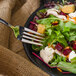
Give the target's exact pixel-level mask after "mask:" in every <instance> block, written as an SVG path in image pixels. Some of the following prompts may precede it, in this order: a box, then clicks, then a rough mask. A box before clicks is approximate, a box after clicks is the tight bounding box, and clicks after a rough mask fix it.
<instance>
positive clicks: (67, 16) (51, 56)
mask: <svg viewBox="0 0 76 76" xmlns="http://www.w3.org/2000/svg"><path fill="white" fill-rule="evenodd" d="M52 6H53V7H52ZM67 8H68V11H67ZM75 9H76V7H75V5H74V4H72V3H69V4H65V5H61V4H56V3H49V5H48V4H47V5H46V6H45V8H44V9H42V10H40V11H38V12H37V15H36V16H35V18H34V20H33V21H31V24H30V27H29V28H30V29H32V30H34V31H37V32H38V33H41V34H43V35H44V38H43V39H42V42H41V44H42V45H43V46H37V45H32V48H33V49H34V50H35V51H36V52H39V55H40V57H41V58H42V59H43V60H44V62H46V63H47V64H48V65H50V66H52V67H54V66H56V67H58V68H60V69H61V70H62V71H68V72H72V73H74V74H76V11H75Z"/></svg>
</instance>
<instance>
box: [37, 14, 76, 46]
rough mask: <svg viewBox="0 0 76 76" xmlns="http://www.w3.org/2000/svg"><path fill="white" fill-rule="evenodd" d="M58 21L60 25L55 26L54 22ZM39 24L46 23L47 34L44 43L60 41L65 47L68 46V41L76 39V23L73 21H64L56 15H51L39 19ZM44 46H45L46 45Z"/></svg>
mask: <svg viewBox="0 0 76 76" xmlns="http://www.w3.org/2000/svg"><path fill="white" fill-rule="evenodd" d="M54 21H58V25H56V26H53V25H52V23H53V22H54ZM37 23H38V24H43V25H45V29H46V32H45V35H46V37H45V38H44V43H43V44H44V45H45V44H46V45H45V46H47V45H48V43H50V44H51V45H52V44H53V43H56V42H60V43H61V44H63V45H64V46H65V47H66V46H68V43H67V42H68V41H73V40H76V30H75V29H76V24H74V23H73V22H72V21H63V20H61V19H59V18H56V17H54V16H52V15H51V16H49V18H45V19H40V20H37ZM45 46H44V47H45Z"/></svg>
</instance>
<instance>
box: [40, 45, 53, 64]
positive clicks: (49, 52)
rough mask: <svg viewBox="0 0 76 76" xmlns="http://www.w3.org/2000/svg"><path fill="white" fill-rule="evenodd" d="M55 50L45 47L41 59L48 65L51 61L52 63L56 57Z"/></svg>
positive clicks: (41, 52)
mask: <svg viewBox="0 0 76 76" xmlns="http://www.w3.org/2000/svg"><path fill="white" fill-rule="evenodd" d="M53 54H54V50H53V48H49V47H48V46H47V47H45V49H42V50H41V51H40V57H41V58H42V59H43V60H44V61H45V62H46V63H48V62H49V61H51V60H52V59H53V57H54V55H53Z"/></svg>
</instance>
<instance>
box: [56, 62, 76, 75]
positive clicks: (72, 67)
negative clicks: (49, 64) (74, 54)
mask: <svg viewBox="0 0 76 76" xmlns="http://www.w3.org/2000/svg"><path fill="white" fill-rule="evenodd" d="M57 67H60V68H61V69H62V70H65V71H69V72H72V73H74V74H76V64H71V63H68V62H59V63H58V65H57Z"/></svg>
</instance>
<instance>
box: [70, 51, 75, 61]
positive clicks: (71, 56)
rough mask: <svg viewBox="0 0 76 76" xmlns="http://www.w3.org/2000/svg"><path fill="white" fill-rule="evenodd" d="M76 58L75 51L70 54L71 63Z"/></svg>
mask: <svg viewBox="0 0 76 76" xmlns="http://www.w3.org/2000/svg"><path fill="white" fill-rule="evenodd" d="M74 57H76V53H75V52H74V51H72V52H71V53H70V54H69V61H71V59H73V58H74Z"/></svg>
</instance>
